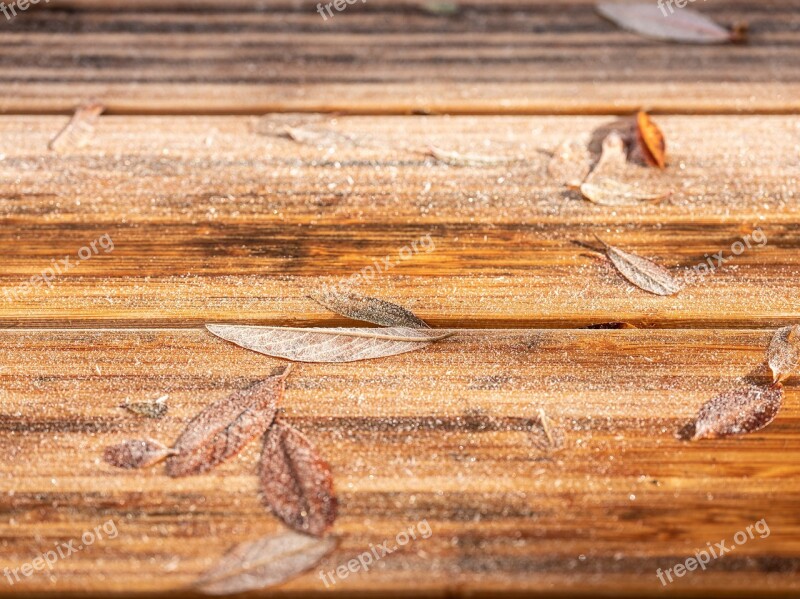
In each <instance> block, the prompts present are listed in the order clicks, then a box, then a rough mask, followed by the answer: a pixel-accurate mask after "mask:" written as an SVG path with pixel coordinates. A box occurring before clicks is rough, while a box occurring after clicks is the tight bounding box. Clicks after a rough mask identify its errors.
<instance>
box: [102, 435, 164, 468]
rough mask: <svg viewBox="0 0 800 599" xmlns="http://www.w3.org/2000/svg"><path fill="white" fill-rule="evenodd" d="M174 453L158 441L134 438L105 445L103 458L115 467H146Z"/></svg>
mask: <svg viewBox="0 0 800 599" xmlns="http://www.w3.org/2000/svg"><path fill="white" fill-rule="evenodd" d="M175 454H177V451H176V450H174V449H170V448H169V447H166V446H165V445H163V444H161V443H159V442H158V441H153V440H151V439H136V440H131V441H124V442H122V443H120V444H119V445H112V446H110V447H106V450H105V452H104V453H103V459H104V460H105V461H106V462H108V463H109V464H111V465H112V466H116V467H117V468H126V469H132V468H147V467H148V466H152V465H154V464H157V463H158V462H160V461H161V460H164V459H166V458H167V457H168V456H171V455H175Z"/></svg>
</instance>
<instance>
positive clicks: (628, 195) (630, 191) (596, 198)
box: [580, 178, 669, 206]
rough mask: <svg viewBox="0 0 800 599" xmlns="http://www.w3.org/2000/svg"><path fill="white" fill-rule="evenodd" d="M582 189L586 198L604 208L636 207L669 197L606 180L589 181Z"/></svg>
mask: <svg viewBox="0 0 800 599" xmlns="http://www.w3.org/2000/svg"><path fill="white" fill-rule="evenodd" d="M580 189H581V194H582V195H583V197H584V198H586V199H587V200H589V201H590V202H594V203H595V204H601V205H603V206H635V205H637V204H640V203H642V202H656V201H659V200H663V199H664V198H666V197H667V196H668V195H669V193H665V192H656V191H647V190H639V189H637V188H636V187H634V186H632V185H628V184H627V183H620V182H619V181H615V180H614V179H605V178H600V179H596V180H594V179H593V180H592V181H588V182H586V183H584V184H583V185H581V187H580Z"/></svg>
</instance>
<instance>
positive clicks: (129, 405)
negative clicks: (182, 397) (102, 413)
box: [120, 395, 169, 418]
mask: <svg viewBox="0 0 800 599" xmlns="http://www.w3.org/2000/svg"><path fill="white" fill-rule="evenodd" d="M167 399H169V395H162V396H161V397H159V398H158V399H156V400H153V401H135V402H127V401H126V402H125V403H123V404H121V405H120V407H121V408H125V409H126V410H128V411H129V412H133V413H134V414H136V415H138V416H144V417H146V418H163V417H164V416H165V415H166V413H167Z"/></svg>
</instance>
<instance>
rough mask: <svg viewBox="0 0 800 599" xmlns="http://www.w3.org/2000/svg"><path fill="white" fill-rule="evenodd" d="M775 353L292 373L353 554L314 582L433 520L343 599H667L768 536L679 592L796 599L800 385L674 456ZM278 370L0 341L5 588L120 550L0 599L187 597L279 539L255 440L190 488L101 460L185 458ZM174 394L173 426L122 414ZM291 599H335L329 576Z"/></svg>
mask: <svg viewBox="0 0 800 599" xmlns="http://www.w3.org/2000/svg"><path fill="white" fill-rule="evenodd" d="M770 334H771V333H770V331H754V330H750V331H744V330H743V331H637V330H626V331H545V330H525V331H520V330H505V331H502V330H495V331H484V330H480V331H479V330H464V331H460V332H459V333H458V334H457V335H456V336H454V337H452V338H450V339H447V340H445V341H443V342H440V343H438V344H436V345H434V346H431V347H429V348H427V349H425V350H422V351H419V352H415V353H411V354H406V355H402V356H395V357H392V358H388V359H385V360H374V361H368V362H363V363H354V364H339V365H318V364H302V365H296V366H295V370H294V372H293V373H292V374H291V376H290V378H289V379H288V382H287V392H286V397H285V399H284V406H283V407H284V408H285V411H286V414H285V416H286V418H288V419H289V420H290V421H291V422H292V423H293V424H295V425H296V426H297V427H298V428H300V429H301V430H303V431H304V432H306V433H307V434H308V435H309V436H310V437H311V438H312V439H313V441H314V442H315V443H316V444H317V445H318V447H319V448H320V451H321V453H322V454H323V455H324V456H325V457H326V458H327V459H328V460H330V461H331V463H332V467H333V472H334V477H335V485H336V489H337V492H338V494H339V496H340V500H341V501H340V505H341V514H340V517H339V519H338V520H337V522H336V525H335V527H334V530H333V531H334V533H335V534H337V535H340V536H341V538H342V544H341V546H340V547H339V548H338V549H337V550H336V552H335V553H334V554H333V555H332V556H331V557H330V558H328V559H327V560H326V561H325V562H324V563H323V564H322V566H321V567H323V568H325V569H326V570H331V569H333V568H335V567H336V566H338V565H340V564H345V563H346V562H347V560H349V559H351V558H353V557H355V556H356V555H358V554H359V553H361V552H363V551H368V550H369V544H370V543H373V544H379V543H381V542H383V541H384V540H387V539H388V540H393V539H394V537H395V535H397V534H398V533H399V532H401V531H403V530H405V529H407V528H408V527H409V526H412V525H415V524H417V523H418V522H419V521H420V520H423V519H424V520H427V523H428V524H429V525H430V528H431V531H432V534H431V536H430V538H428V539H424V540H423V539H418V540H417V541H413V542H411V543H410V544H409V545H407V546H406V547H405V548H403V549H402V550H401V551H398V552H396V553H394V554H391V555H389V556H387V557H385V558H384V559H383V560H382V561H381V562H380V564H379V565H378V566H376V567H375V569H374V570H372V571H370V572H368V573H364V572H362V573H359V574H357V575H350V576H349V577H348V579H346V580H344V581H340V582H339V583H337V586H336V588H337V589H340V590H372V591H374V590H375V589H379V588H380V589H386V590H411V589H412V588H413V589H414V590H416V591H426V590H427V591H436V592H438V593H443V592H445V591H450V592H458V591H466V590H468V589H473V590H483V591H489V590H494V591H497V590H536V591H540V592H543V591H544V592H546V591H554V590H558V591H562V592H564V591H586V590H588V589H595V590H605V591H608V592H613V593H615V594H617V593H619V592H620V591H624V592H625V593H630V594H636V595H641V594H655V593H657V592H659V591H660V590H662V585H661V583H660V582H659V581H658V578H657V577H656V570H657V568H662V569H666V568H671V567H673V566H674V564H675V563H677V562H679V561H684V560H685V559H686V557H689V556H691V555H692V554H693V553H694V552H695V550H697V549H700V548H704V547H706V546H707V543H712V544H713V543H717V542H719V541H722V540H727V541H728V545H730V541H731V539H732V537H733V536H734V535H735V534H736V533H737V532H738V531H740V530H743V529H745V528H746V527H747V526H748V525H752V524H753V523H754V522H756V521H758V520H761V519H765V520H766V522H767V524H768V526H769V532H770V534H769V536H767V537H766V538H763V539H762V538H760V536H758V535H756V536H755V538H754V539H752V540H748V541H747V543H746V544H744V545H742V546H740V547H737V548H736V550H735V551H733V552H732V553H730V554H728V555H725V556H724V557H722V558H720V559H719V560H715V561H713V562H712V563H711V564H710V565H709V566H708V569H707V570H706V571H705V572H701V571H696V572H692V573H689V574H688V575H686V576H685V577H683V578H681V579H676V582H674V583H673V584H672V585H670V588H669V589H668V590H669V591H672V592H675V593H687V592H690V591H699V590H705V591H713V590H716V591H720V590H722V591H730V590H731V589H736V590H737V591H739V592H754V591H771V592H779V591H784V592H788V591H790V590H794V591H795V592H796V591H797V589H798V584H799V583H800V579H799V578H798V567H799V566H800V542H798V538H799V537H798V535H799V534H800V521H798V516H797V510H796V506H797V504H798V501H800V488H798V484H797V478H798V476H799V475H800V465H799V464H800V438H799V437H798V435H797V430H798V425H800V408H798V394H797V387H796V379H791V380H790V381H789V382H788V385H787V393H786V401H785V405H784V407H783V409H782V410H781V412H780V414H779V416H778V418H777V419H776V421H775V422H774V423H773V424H772V425H771V426H770V427H769V428H768V429H765V430H763V431H761V432H758V433H755V434H752V435H749V436H747V437H744V438H738V439H728V440H717V441H709V442H698V443H687V442H683V441H679V440H677V439H676V438H675V437H674V434H675V432H676V431H677V430H678V429H679V428H680V427H681V426H682V425H683V424H684V423H685V422H686V421H688V420H690V419H691V418H692V416H693V415H694V414H695V412H696V410H697V409H698V407H699V406H700V405H701V404H702V403H703V402H704V401H705V400H706V399H708V398H710V397H711V396H712V395H713V394H715V393H716V392H718V391H720V390H721V389H723V388H724V387H725V386H726V385H728V384H730V383H731V382H732V381H733V380H734V379H735V378H736V377H738V376H742V375H745V374H747V373H748V372H750V371H752V370H753V369H754V368H756V367H757V366H758V365H759V364H760V363H762V362H763V358H764V355H763V353H764V348H765V346H766V344H767V343H768V341H769V338H770ZM279 362H280V361H279V360H275V359H271V358H267V357H265V356H261V355H259V354H255V353H253V352H249V351H246V350H243V349H240V348H237V347H235V346H233V345H231V344H228V343H226V342H224V341H221V340H219V339H217V338H215V337H213V336H211V335H210V334H208V333H206V332H204V331H200V330H136V331H132V330H127V331H121V330H93V331H91V330H83V331H76V330H49V331H31V330H28V331H21V330H3V331H0V365H2V367H3V369H2V371H0V379H1V380H2V389H1V390H0V400H1V404H0V405H2V406H3V408H2V413H3V417H2V420H1V421H0V451H2V454H3V456H4V459H3V467H2V469H0V490H1V491H2V492H0V513H2V518H0V571H1V570H2V568H5V567H18V566H19V565H20V563H23V562H27V561H30V560H31V559H32V558H34V557H35V556H36V555H37V554H38V553H39V552H40V551H45V550H47V549H49V548H50V547H51V546H53V544H54V543H60V542H66V541H68V540H70V539H78V538H79V537H80V536H81V534H82V533H83V532H84V531H86V530H92V529H93V528H94V527H95V526H97V525H99V524H102V523H104V522H107V521H108V520H113V521H114V522H116V523H117V529H118V531H119V534H118V536H117V537H116V538H114V539H106V540H104V541H102V542H99V541H98V542H95V543H94V544H93V545H92V546H88V547H86V548H85V549H84V550H82V551H80V552H79V553H77V554H75V555H73V556H71V557H69V558H68V559H64V560H60V561H59V562H58V563H57V564H56V565H55V566H54V569H53V572H52V578H51V577H50V576H49V575H48V574H47V573H44V574H43V573H41V572H37V573H36V574H35V575H34V576H31V577H30V578H28V579H25V582H20V583H17V584H16V585H15V586H14V587H11V588H10V587H9V585H7V584H6V582H5V580H2V581H0V592H3V593H6V592H9V591H14V592H20V591H23V590H25V591H53V590H59V591H65V590H94V591H100V590H103V591H108V590H117V591H130V590H132V589H135V590H139V591H165V590H169V589H176V588H181V587H184V586H185V585H187V584H189V583H190V582H191V581H192V580H194V578H195V577H196V576H197V575H198V573H200V572H201V571H202V570H203V569H205V568H206V567H208V566H210V565H212V564H213V563H214V562H215V560H216V559H218V557H219V556H220V555H222V554H223V553H224V552H225V551H226V550H227V549H228V548H229V547H230V546H231V545H233V544H235V543H237V542H240V541H243V540H247V539H253V538H257V537H258V536H260V535H265V534H269V533H270V532H272V531H276V530H277V529H278V528H279V525H278V524H277V523H276V520H275V519H274V518H273V517H272V516H271V515H270V514H269V513H268V512H267V511H266V510H265V509H264V508H263V507H262V506H261V504H260V502H259V499H258V494H257V483H256V460H257V457H258V451H259V447H258V446H259V444H258V443H257V442H256V443H253V444H251V446H250V447H249V448H248V449H247V450H246V451H245V452H244V454H243V455H241V456H240V457H238V458H236V459H234V460H232V461H230V462H228V463H226V464H225V465H223V466H221V467H219V468H218V469H216V470H214V471H213V472H211V473H209V474H207V475H203V476H196V477H189V478H185V479H170V478H168V477H166V476H165V474H164V473H163V469H162V468H161V467H156V468H153V469H152V470H150V471H145V472H140V471H132V472H131V471H120V470H114V469H112V468H111V467H109V466H107V465H105V464H104V463H103V462H102V461H101V456H102V450H103V448H104V446H106V445H109V444H112V443H116V442H119V441H122V440H124V439H128V438H140V437H145V436H147V437H152V438H155V439H158V440H161V441H163V442H165V443H171V442H173V441H174V440H175V439H176V438H177V436H178V434H179V433H180V431H181V429H182V428H183V426H184V425H185V423H186V421H187V420H188V419H190V418H191V417H192V416H194V415H195V414H197V413H198V412H199V411H200V410H201V409H202V408H203V407H205V406H206V405H207V404H208V403H210V402H211V401H214V400H216V399H219V398H221V397H224V396H225V395H227V394H228V393H230V392H231V391H233V390H235V389H239V388H241V387H244V386H247V385H248V384H249V383H251V382H254V381H256V380H258V379H260V378H262V377H264V376H266V375H267V374H269V373H270V371H271V370H272V368H273V367H274V366H276V365H278V364H279ZM163 394H169V400H168V403H169V412H168V414H167V416H166V417H165V418H164V419H163V420H160V421H159V420H148V419H142V418H139V417H136V416H133V415H131V414H130V413H128V412H126V411H124V410H121V409H119V408H118V405H119V404H120V403H121V402H122V401H123V400H124V399H125V398H129V399H131V400H132V401H135V400H146V399H152V398H154V397H157V396H160V395H163ZM539 409H543V410H544V411H545V413H546V414H547V416H548V417H549V418H550V420H551V427H552V432H553V434H554V436H556V437H562V436H563V445H562V446H561V447H557V448H553V447H551V446H550V443H549V442H548V440H547V438H546V436H545V435H544V433H543V431H542V429H541V427H540V426H539V424H538V421H537V413H538V410H539ZM412 581H413V585H412ZM283 590H285V591H286V592H289V591H307V592H316V591H323V590H324V584H323V582H322V581H321V580H320V578H319V575H318V570H317V569H315V570H314V571H312V572H311V573H309V574H307V575H305V576H303V577H301V578H298V579H296V580H295V581H293V582H291V583H290V584H288V585H287V586H286V587H284V588H283Z"/></svg>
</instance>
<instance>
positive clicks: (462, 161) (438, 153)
mask: <svg viewBox="0 0 800 599" xmlns="http://www.w3.org/2000/svg"><path fill="white" fill-rule="evenodd" d="M428 154H429V155H431V156H433V157H434V158H436V160H438V161H439V162H444V163H445V164H449V165H451V166H486V165H493V164H503V163H506V162H510V161H511V159H510V158H504V157H502V156H487V155H485V154H461V153H459V152H451V151H447V150H443V149H441V148H437V147H435V146H430V147H429V148H428Z"/></svg>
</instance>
